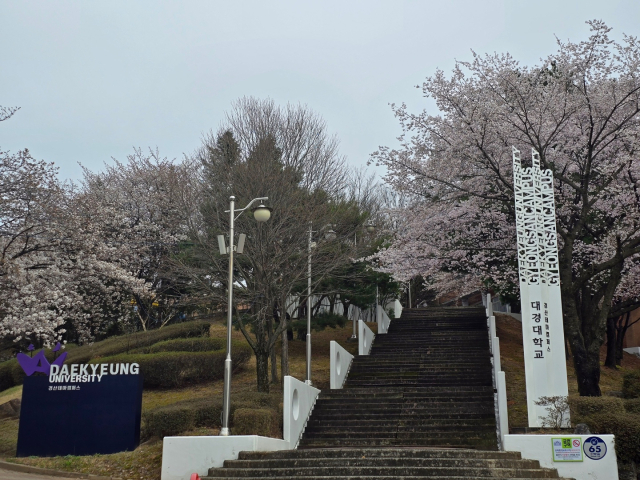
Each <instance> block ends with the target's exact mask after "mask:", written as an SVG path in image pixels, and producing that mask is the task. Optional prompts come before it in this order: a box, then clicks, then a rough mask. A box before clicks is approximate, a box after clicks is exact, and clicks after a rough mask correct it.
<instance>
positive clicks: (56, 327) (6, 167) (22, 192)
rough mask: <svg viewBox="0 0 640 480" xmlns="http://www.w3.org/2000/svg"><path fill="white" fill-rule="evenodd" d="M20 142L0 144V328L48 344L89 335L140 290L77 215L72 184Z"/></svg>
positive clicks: (114, 316)
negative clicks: (12, 146) (5, 147)
mask: <svg viewBox="0 0 640 480" xmlns="http://www.w3.org/2000/svg"><path fill="white" fill-rule="evenodd" d="M56 173H57V169H56V168H55V167H54V166H53V164H50V163H46V162H43V161H39V160H35V159H34V158H33V157H32V156H31V155H30V153H29V151H28V150H24V151H21V152H18V153H17V154H11V153H10V152H0V332H1V333H2V334H3V335H6V336H11V337H13V338H15V339H16V340H17V341H19V340H20V339H22V338H28V339H29V340H30V341H32V342H35V343H39V344H44V345H49V344H51V343H52V342H55V341H57V340H62V339H67V338H70V337H71V338H73V339H74V340H79V341H89V340H91V339H92V338H93V336H94V335H95V334H96V333H98V332H100V331H101V330H103V329H104V327H105V325H106V324H108V323H109V322H112V321H115V320H117V318H118V317H120V316H121V315H123V314H124V312H123V310H122V305H123V300H124V299H123V292H125V291H138V292H140V293H142V292H143V291H144V290H145V287H144V282H140V281H137V280H136V279H135V278H134V277H132V276H131V274H130V272H128V271H127V270H125V269H123V268H121V267H120V266H119V265H117V264H116V263H114V262H113V261H112V259H113V258H114V257H113V256H112V255H113V253H114V252H113V250H112V249H111V248H109V246H108V245H106V244H105V243H104V242H103V241H102V239H101V237H100V235H99V232H98V231H97V230H96V229H95V228H94V227H95V224H94V222H92V217H95V216H97V215H101V214H104V212H103V211H95V212H92V214H91V215H90V216H82V215H79V209H78V208H77V207H78V201H79V197H78V195H77V192H76V191H75V189H74V188H73V186H70V185H61V184H60V183H59V182H58V180H57V178H56Z"/></svg>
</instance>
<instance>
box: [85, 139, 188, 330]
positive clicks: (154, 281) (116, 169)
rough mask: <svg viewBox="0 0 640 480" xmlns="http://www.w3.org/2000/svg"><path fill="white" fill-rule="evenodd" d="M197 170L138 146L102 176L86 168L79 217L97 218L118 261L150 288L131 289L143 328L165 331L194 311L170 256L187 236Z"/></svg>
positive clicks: (107, 167)
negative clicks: (168, 326)
mask: <svg viewBox="0 0 640 480" xmlns="http://www.w3.org/2000/svg"><path fill="white" fill-rule="evenodd" d="M195 170H197V169H196V168H194V166H193V165H192V164H191V163H190V162H189V161H188V160H187V161H184V162H176V161H173V160H169V159H167V158H166V157H162V156H160V153H159V152H158V150H157V149H156V150H150V151H149V152H148V153H145V152H143V151H142V150H141V149H139V148H138V149H134V152H133V153H132V154H130V155H128V156H127V160H126V161H125V162H121V161H118V160H116V159H114V160H113V162H112V163H111V164H106V165H105V166H104V169H103V171H101V172H91V171H90V170H88V169H87V168H85V169H84V179H83V184H82V193H81V195H80V199H81V201H79V202H78V205H77V206H78V209H79V212H78V214H79V215H81V216H85V217H91V218H92V225H93V227H94V229H95V231H96V233H97V234H98V235H99V237H100V239H101V242H102V243H104V244H105V245H107V246H108V248H110V249H112V251H113V253H114V255H113V256H112V259H113V262H114V263H115V264H117V265H119V266H120V267H121V268H123V269H125V270H127V271H130V272H131V274H132V275H133V276H134V278H135V279H137V280H139V281H142V282H144V283H145V285H146V288H145V290H143V291H141V292H138V291H136V290H131V291H129V292H128V293H129V298H128V299H127V303H129V301H130V300H131V302H130V303H132V304H135V307H136V308H135V314H134V315H135V317H136V319H137V324H138V327H139V328H141V329H143V330H147V329H148V328H154V327H155V328H162V327H163V326H164V325H166V324H167V323H169V322H170V321H172V320H175V319H176V318H177V317H179V316H180V315H182V314H184V313H185V312H186V311H187V310H189V309H190V308H192V306H191V305H190V303H189V295H188V288H187V286H186V284H185V282H186V281H187V279H185V278H181V277H180V276H179V274H178V272H176V271H175V270H173V269H172V267H171V261H170V258H171V256H172V255H174V254H176V253H177V250H178V248H179V244H180V242H182V241H184V240H186V238H187V236H186V231H187V229H186V225H187V222H186V220H185V218H186V215H185V211H184V208H185V205H188V204H189V202H190V201H191V200H192V199H191V196H190V195H191V194H192V190H193V188H195V185H194V180H195Z"/></svg>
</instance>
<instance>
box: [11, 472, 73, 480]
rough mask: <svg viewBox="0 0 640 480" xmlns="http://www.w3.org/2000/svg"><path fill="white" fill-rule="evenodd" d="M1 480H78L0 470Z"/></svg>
mask: <svg viewBox="0 0 640 480" xmlns="http://www.w3.org/2000/svg"><path fill="white" fill-rule="evenodd" d="M0 480H78V479H77V478H76V479H70V478H67V477H51V476H42V475H36V474H35V473H22V472H14V471H11V470H3V469H0Z"/></svg>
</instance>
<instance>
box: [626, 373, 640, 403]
mask: <svg viewBox="0 0 640 480" xmlns="http://www.w3.org/2000/svg"><path fill="white" fill-rule="evenodd" d="M622 396H623V397H624V398H640V371H638V372H631V373H627V374H626V375H625V376H624V377H623V378H622Z"/></svg>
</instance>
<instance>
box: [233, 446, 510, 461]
mask: <svg viewBox="0 0 640 480" xmlns="http://www.w3.org/2000/svg"><path fill="white" fill-rule="evenodd" d="M362 457H366V458H387V457H392V458H460V459H468V458H480V459H514V460H520V459H522V456H521V455H520V452H498V451H483V450H462V449H454V450H452V449H444V450H439V449H435V448H433V449H432V448H428V449H426V448H402V449H392V448H390V449H379V448H350V449H337V448H333V449H332V448H327V449H317V450H313V449H308V450H278V451H275V452H240V454H239V456H238V459H239V460H252V459H269V458H362Z"/></svg>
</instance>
